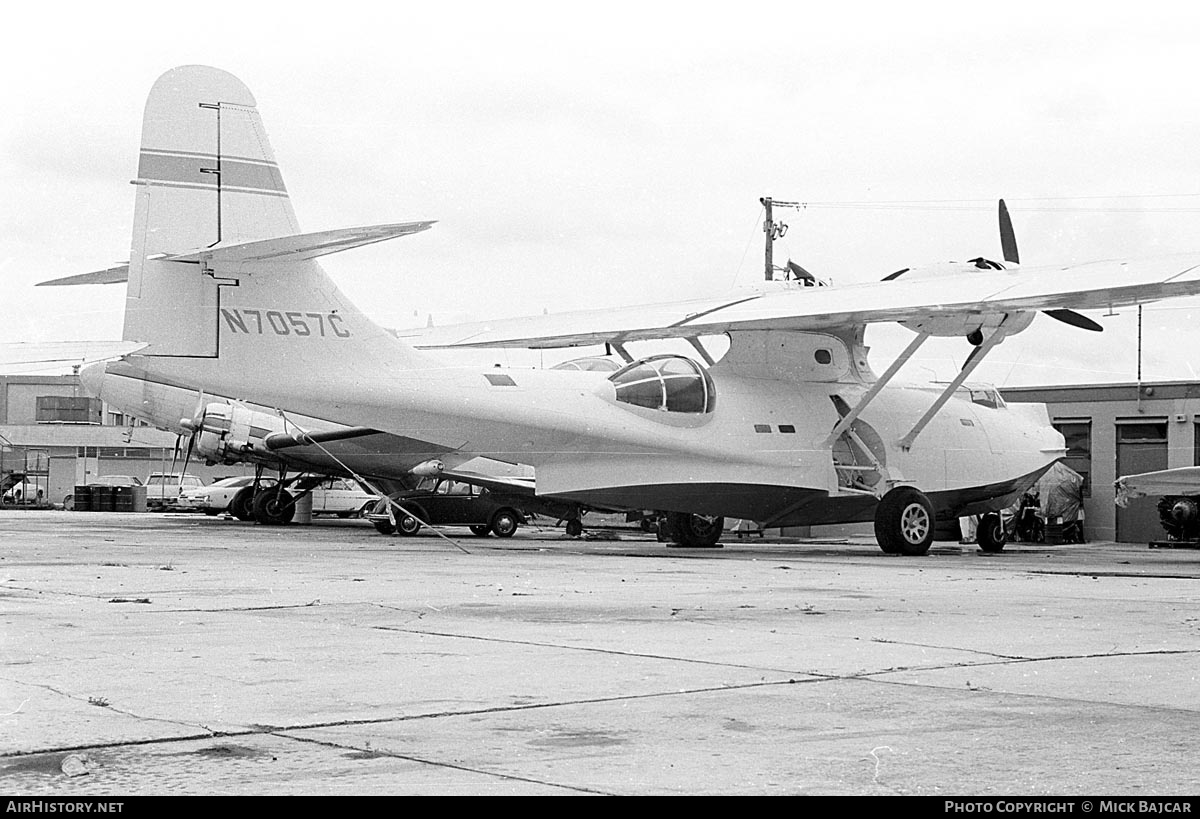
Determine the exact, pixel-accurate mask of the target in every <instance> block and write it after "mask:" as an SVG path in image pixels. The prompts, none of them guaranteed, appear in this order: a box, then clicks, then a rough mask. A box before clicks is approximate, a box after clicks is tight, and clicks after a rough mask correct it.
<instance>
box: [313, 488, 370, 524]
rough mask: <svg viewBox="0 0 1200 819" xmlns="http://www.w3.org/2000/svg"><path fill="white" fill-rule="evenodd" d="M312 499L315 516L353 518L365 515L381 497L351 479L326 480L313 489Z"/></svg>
mask: <svg viewBox="0 0 1200 819" xmlns="http://www.w3.org/2000/svg"><path fill="white" fill-rule="evenodd" d="M312 499H313V503H312V511H313V514H314V515H337V516H338V517H339V518H351V517H354V516H355V515H365V514H366V513H367V512H368V511H369V510H370V509H371V508H372V507H374V506H375V504H376V503H377V502H378V501H379V496H378V495H376V494H375V493H374V492H368V491H366V490H365V489H363V487H361V486H359V484H358V482H357V481H354V480H351V479H349V478H326V479H325V480H323V481H321V483H319V484H317V485H316V486H315V487H313V491H312Z"/></svg>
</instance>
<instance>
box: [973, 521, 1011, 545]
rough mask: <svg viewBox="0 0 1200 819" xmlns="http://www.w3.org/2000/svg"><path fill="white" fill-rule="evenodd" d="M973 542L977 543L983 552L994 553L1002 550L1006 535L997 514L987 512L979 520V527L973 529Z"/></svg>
mask: <svg viewBox="0 0 1200 819" xmlns="http://www.w3.org/2000/svg"><path fill="white" fill-rule="evenodd" d="M975 540H976V541H977V542H978V543H979V548H980V549H982V550H983V551H985V552H991V553H995V552H999V551H1001V550H1002V549H1003V548H1004V543H1005V541H1006V540H1007V533H1006V532H1005V531H1004V524H1003V523H1002V522H1001V521H1000V515H999V514H997V513H996V512H988V513H987V514H986V515H984V516H983V517H982V518H980V519H979V526H978V527H976V529H975Z"/></svg>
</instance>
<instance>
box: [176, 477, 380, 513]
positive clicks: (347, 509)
mask: <svg viewBox="0 0 1200 819" xmlns="http://www.w3.org/2000/svg"><path fill="white" fill-rule="evenodd" d="M313 479H315V476H314V478H313ZM302 481H304V482H305V483H311V482H310V481H308V480H307V479H302ZM274 485H275V481H273V480H269V479H268V480H264V481H260V482H259V487H260V489H265V488H267V487H271V486H274ZM253 487H254V476H253V475H240V476H237V477H232V478H223V479H221V480H219V481H217V482H215V483H213V484H212V485H211V486H203V487H200V488H199V489H192V490H189V491H188V492H185V493H184V494H182V495H180V496H179V507H180V508H181V509H195V510H198V511H201V512H203V513H204V514H206V515H219V514H221V513H222V512H229V513H230V514H231V515H233V516H234V517H236V518H238V519H240V520H250V519H252V517H253V514H252V511H251V509H252V500H253V492H254V490H253ZM291 491H292V493H293V494H295V491H294V490H291ZM377 500H379V496H378V495H375V494H372V493H371V492H367V491H365V490H364V489H363V488H362V487H360V486H359V485H358V483H357V482H355V481H352V480H348V479H345V478H325V479H323V480H321V481H320V482H319V483H317V485H316V486H314V487H313V488H312V513H313V514H314V515H337V516H338V517H339V518H349V517H353V516H355V515H358V514H361V513H363V512H364V511H366V510H367V509H369V508H370V507H372V506H374V505H375V502H376V501H377Z"/></svg>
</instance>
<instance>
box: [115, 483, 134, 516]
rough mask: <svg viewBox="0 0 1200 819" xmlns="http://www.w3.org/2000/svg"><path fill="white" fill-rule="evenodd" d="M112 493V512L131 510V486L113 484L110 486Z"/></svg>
mask: <svg viewBox="0 0 1200 819" xmlns="http://www.w3.org/2000/svg"><path fill="white" fill-rule="evenodd" d="M112 494H113V511H114V512H132V511H133V487H132V486H114V487H112Z"/></svg>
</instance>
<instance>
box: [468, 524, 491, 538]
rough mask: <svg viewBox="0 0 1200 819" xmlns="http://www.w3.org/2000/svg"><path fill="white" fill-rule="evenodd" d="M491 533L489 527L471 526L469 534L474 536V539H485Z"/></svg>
mask: <svg viewBox="0 0 1200 819" xmlns="http://www.w3.org/2000/svg"><path fill="white" fill-rule="evenodd" d="M491 533H492V527H490V526H472V527H471V534H473V535H475V537H487V536H488V535H490V534H491Z"/></svg>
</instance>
